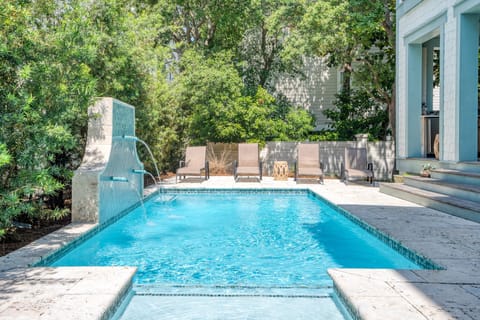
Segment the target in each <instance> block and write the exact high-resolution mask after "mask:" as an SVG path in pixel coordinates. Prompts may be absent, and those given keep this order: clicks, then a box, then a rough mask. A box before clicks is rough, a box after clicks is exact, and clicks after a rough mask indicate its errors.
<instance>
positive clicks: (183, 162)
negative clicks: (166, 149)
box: [178, 160, 185, 168]
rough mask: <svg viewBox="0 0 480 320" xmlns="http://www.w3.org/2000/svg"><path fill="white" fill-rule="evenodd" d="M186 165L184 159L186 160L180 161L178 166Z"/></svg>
mask: <svg viewBox="0 0 480 320" xmlns="http://www.w3.org/2000/svg"><path fill="white" fill-rule="evenodd" d="M184 166H185V161H184V160H180V161H179V162H178V167H179V168H182V167H184Z"/></svg>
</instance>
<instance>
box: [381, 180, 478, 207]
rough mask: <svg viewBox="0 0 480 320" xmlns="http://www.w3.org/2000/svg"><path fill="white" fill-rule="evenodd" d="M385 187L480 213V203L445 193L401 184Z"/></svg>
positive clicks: (386, 185)
mask: <svg viewBox="0 0 480 320" xmlns="http://www.w3.org/2000/svg"><path fill="white" fill-rule="evenodd" d="M382 185H383V186H385V187H387V188H391V189H397V190H399V191H403V192H408V193H411V194H414V195H417V196H421V197H424V198H429V199H432V200H435V201H438V202H441V203H444V204H448V205H452V206H456V207H460V208H463V209H467V210H471V211H474V212H478V213H480V202H477V201H471V200H465V199H461V198H458V197H454V196H449V195H446V194H443V193H438V192H433V191H427V190H423V189H420V188H416V187H411V186H407V185H405V184H401V183H387V184H382Z"/></svg>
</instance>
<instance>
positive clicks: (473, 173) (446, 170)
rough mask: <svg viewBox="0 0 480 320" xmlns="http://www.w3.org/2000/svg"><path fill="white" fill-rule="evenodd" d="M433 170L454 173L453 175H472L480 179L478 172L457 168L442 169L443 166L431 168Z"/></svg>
mask: <svg viewBox="0 0 480 320" xmlns="http://www.w3.org/2000/svg"><path fill="white" fill-rule="evenodd" d="M431 172H437V173H444V174H452V175H456V176H463V177H472V178H479V179H480V173H478V172H471V171H464V170H455V169H442V168H440V169H433V170H431Z"/></svg>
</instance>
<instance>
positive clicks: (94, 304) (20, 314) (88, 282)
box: [0, 267, 136, 320]
mask: <svg viewBox="0 0 480 320" xmlns="http://www.w3.org/2000/svg"><path fill="white" fill-rule="evenodd" d="M135 271H136V268H132V267H92V268H90V267H61V268H28V269H17V270H10V271H7V272H5V273H4V274H2V276H3V278H2V279H1V280H0V281H1V282H0V283H1V284H2V285H1V286H0V302H1V303H0V305H1V307H0V319H72V320H73V319H101V318H102V317H103V315H104V314H105V313H106V312H108V311H109V310H110V309H111V307H112V306H113V305H114V304H115V302H116V301H118V299H119V298H120V295H122V294H123V293H124V292H125V291H126V290H127V288H129V287H130V285H131V281H132V278H133V275H134V274H135ZM7 279H9V280H7Z"/></svg>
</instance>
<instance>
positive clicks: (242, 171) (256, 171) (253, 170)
mask: <svg viewBox="0 0 480 320" xmlns="http://www.w3.org/2000/svg"><path fill="white" fill-rule="evenodd" d="M237 174H239V175H247V174H251V175H256V176H258V175H260V168H259V167H238V168H237Z"/></svg>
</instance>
